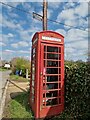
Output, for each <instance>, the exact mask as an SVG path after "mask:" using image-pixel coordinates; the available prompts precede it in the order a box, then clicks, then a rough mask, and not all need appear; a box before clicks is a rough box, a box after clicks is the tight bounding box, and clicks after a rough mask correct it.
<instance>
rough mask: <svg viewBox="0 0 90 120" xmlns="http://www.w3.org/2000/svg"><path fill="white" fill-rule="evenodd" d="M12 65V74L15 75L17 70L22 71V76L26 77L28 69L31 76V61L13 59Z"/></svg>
mask: <svg viewBox="0 0 90 120" xmlns="http://www.w3.org/2000/svg"><path fill="white" fill-rule="evenodd" d="M11 64H12V73H13V74H15V72H16V70H19V71H20V70H22V76H23V77H25V76H26V69H28V72H29V74H30V67H31V63H30V61H29V60H26V59H24V58H13V59H12V60H11Z"/></svg>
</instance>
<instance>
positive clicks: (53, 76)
mask: <svg viewBox="0 0 90 120" xmlns="http://www.w3.org/2000/svg"><path fill="white" fill-rule="evenodd" d="M40 64H41V73H40V112H39V113H40V117H45V116H51V115H53V114H54V115H55V114H59V113H60V112H62V111H63V109H64V48H63V45H58V44H56V45H54V44H45V43H41V63H40Z"/></svg>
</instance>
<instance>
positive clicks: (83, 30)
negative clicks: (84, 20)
mask: <svg viewBox="0 0 90 120" xmlns="http://www.w3.org/2000/svg"><path fill="white" fill-rule="evenodd" d="M0 3H1V4H3V5H5V6H9V7H12V8H14V9H17V10H19V11H22V12H25V13H27V14H32V12H28V11H26V10H23V9H20V8H16V7H13V6H11V5H9V4H6V3H3V2H0ZM37 15H39V14H37ZM39 16H40V17H42V18H43V16H42V15H39ZM47 20H48V21H51V22H54V23H57V24H62V25H65V26H67V27H70V28H75V29H79V30H82V31H86V32H88V31H87V30H84V29H82V28H77V26H71V25H67V24H65V23H61V22H59V21H56V20H52V19H48V18H47Z"/></svg>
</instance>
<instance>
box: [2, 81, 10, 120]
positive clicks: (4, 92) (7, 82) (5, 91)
mask: <svg viewBox="0 0 90 120" xmlns="http://www.w3.org/2000/svg"><path fill="white" fill-rule="evenodd" d="M8 84H9V81H8V80H7V81H6V85H5V89H4V91H3V95H2V100H1V103H0V120H1V119H2V115H3V110H4V106H5V99H6V93H7V88H8Z"/></svg>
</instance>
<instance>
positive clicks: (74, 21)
mask: <svg viewBox="0 0 90 120" xmlns="http://www.w3.org/2000/svg"><path fill="white" fill-rule="evenodd" d="M67 4H68V6H69V4H70V6H71V3H67ZM72 4H73V5H72V6H74V3H72ZM83 9H84V10H83ZM87 15H88V3H84V2H83V3H80V4H79V5H77V6H76V7H75V6H74V7H69V9H64V10H62V11H61V12H60V13H59V14H58V16H57V21H60V22H63V23H65V24H67V25H70V26H78V27H79V26H80V27H85V28H86V27H87V25H88V20H87V18H86V19H84V18H83V17H87ZM64 27H65V28H70V27H68V26H65V25H64Z"/></svg>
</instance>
